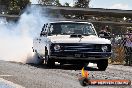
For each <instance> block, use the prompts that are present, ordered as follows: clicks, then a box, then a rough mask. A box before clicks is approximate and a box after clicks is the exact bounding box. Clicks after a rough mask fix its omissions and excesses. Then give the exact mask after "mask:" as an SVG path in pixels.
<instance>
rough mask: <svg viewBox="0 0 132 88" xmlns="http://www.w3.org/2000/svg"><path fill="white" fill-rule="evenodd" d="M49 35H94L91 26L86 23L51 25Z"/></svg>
mask: <svg viewBox="0 0 132 88" xmlns="http://www.w3.org/2000/svg"><path fill="white" fill-rule="evenodd" d="M50 34H52V35H54V34H61V35H70V34H81V35H86V36H87V35H96V33H95V30H94V29H93V27H92V25H91V24H86V23H52V24H51V28H50Z"/></svg>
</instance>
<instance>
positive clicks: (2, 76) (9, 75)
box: [0, 75, 12, 77]
mask: <svg viewBox="0 0 132 88" xmlns="http://www.w3.org/2000/svg"><path fill="white" fill-rule="evenodd" d="M10 76H12V75H0V77H10Z"/></svg>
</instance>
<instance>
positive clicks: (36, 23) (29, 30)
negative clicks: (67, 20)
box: [0, 6, 48, 63]
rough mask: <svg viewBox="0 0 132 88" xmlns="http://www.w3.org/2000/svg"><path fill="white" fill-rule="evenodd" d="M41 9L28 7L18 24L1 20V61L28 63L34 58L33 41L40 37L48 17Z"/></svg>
mask: <svg viewBox="0 0 132 88" xmlns="http://www.w3.org/2000/svg"><path fill="white" fill-rule="evenodd" d="M42 13H43V10H42V8H41V7H36V6H33V7H28V9H27V10H26V11H25V12H24V13H23V14H22V15H21V17H20V19H19V21H18V22H17V23H13V22H9V23H7V22H6V21H5V19H3V18H1V19H0V60H5V61H15V62H22V63H26V62H27V61H29V62H31V60H27V59H32V62H33V61H34V60H33V59H34V58H32V56H33V53H32V42H33V41H32V40H33V38H34V37H35V36H38V35H39V32H40V31H41V28H42V26H43V24H44V23H45V22H48V19H47V17H44V15H43V14H42Z"/></svg>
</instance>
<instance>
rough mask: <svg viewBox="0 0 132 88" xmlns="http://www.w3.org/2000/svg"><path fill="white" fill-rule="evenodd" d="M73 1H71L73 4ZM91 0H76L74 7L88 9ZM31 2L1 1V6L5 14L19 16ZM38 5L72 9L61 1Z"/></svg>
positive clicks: (24, 0) (45, 1)
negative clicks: (3, 7) (4, 9)
mask: <svg viewBox="0 0 132 88" xmlns="http://www.w3.org/2000/svg"><path fill="white" fill-rule="evenodd" d="M72 1H73V0H71V2H72ZM89 2H90V0H76V1H75V3H74V5H73V7H80V8H87V7H89ZM30 4H31V2H30V0H0V5H4V6H5V7H6V12H5V14H10V15H12V14H15V15H18V14H19V13H20V12H21V11H22V10H23V9H25V7H26V6H27V5H30ZM38 4H42V5H51V6H60V7H61V6H66V7H70V4H69V3H67V2H65V3H64V4H63V5H62V4H61V3H60V1H59V0H38Z"/></svg>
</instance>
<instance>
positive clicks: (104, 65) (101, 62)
mask: <svg viewBox="0 0 132 88" xmlns="http://www.w3.org/2000/svg"><path fill="white" fill-rule="evenodd" d="M107 66H108V60H99V61H98V62H97V67H98V69H99V70H101V71H105V70H106V68H107Z"/></svg>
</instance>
